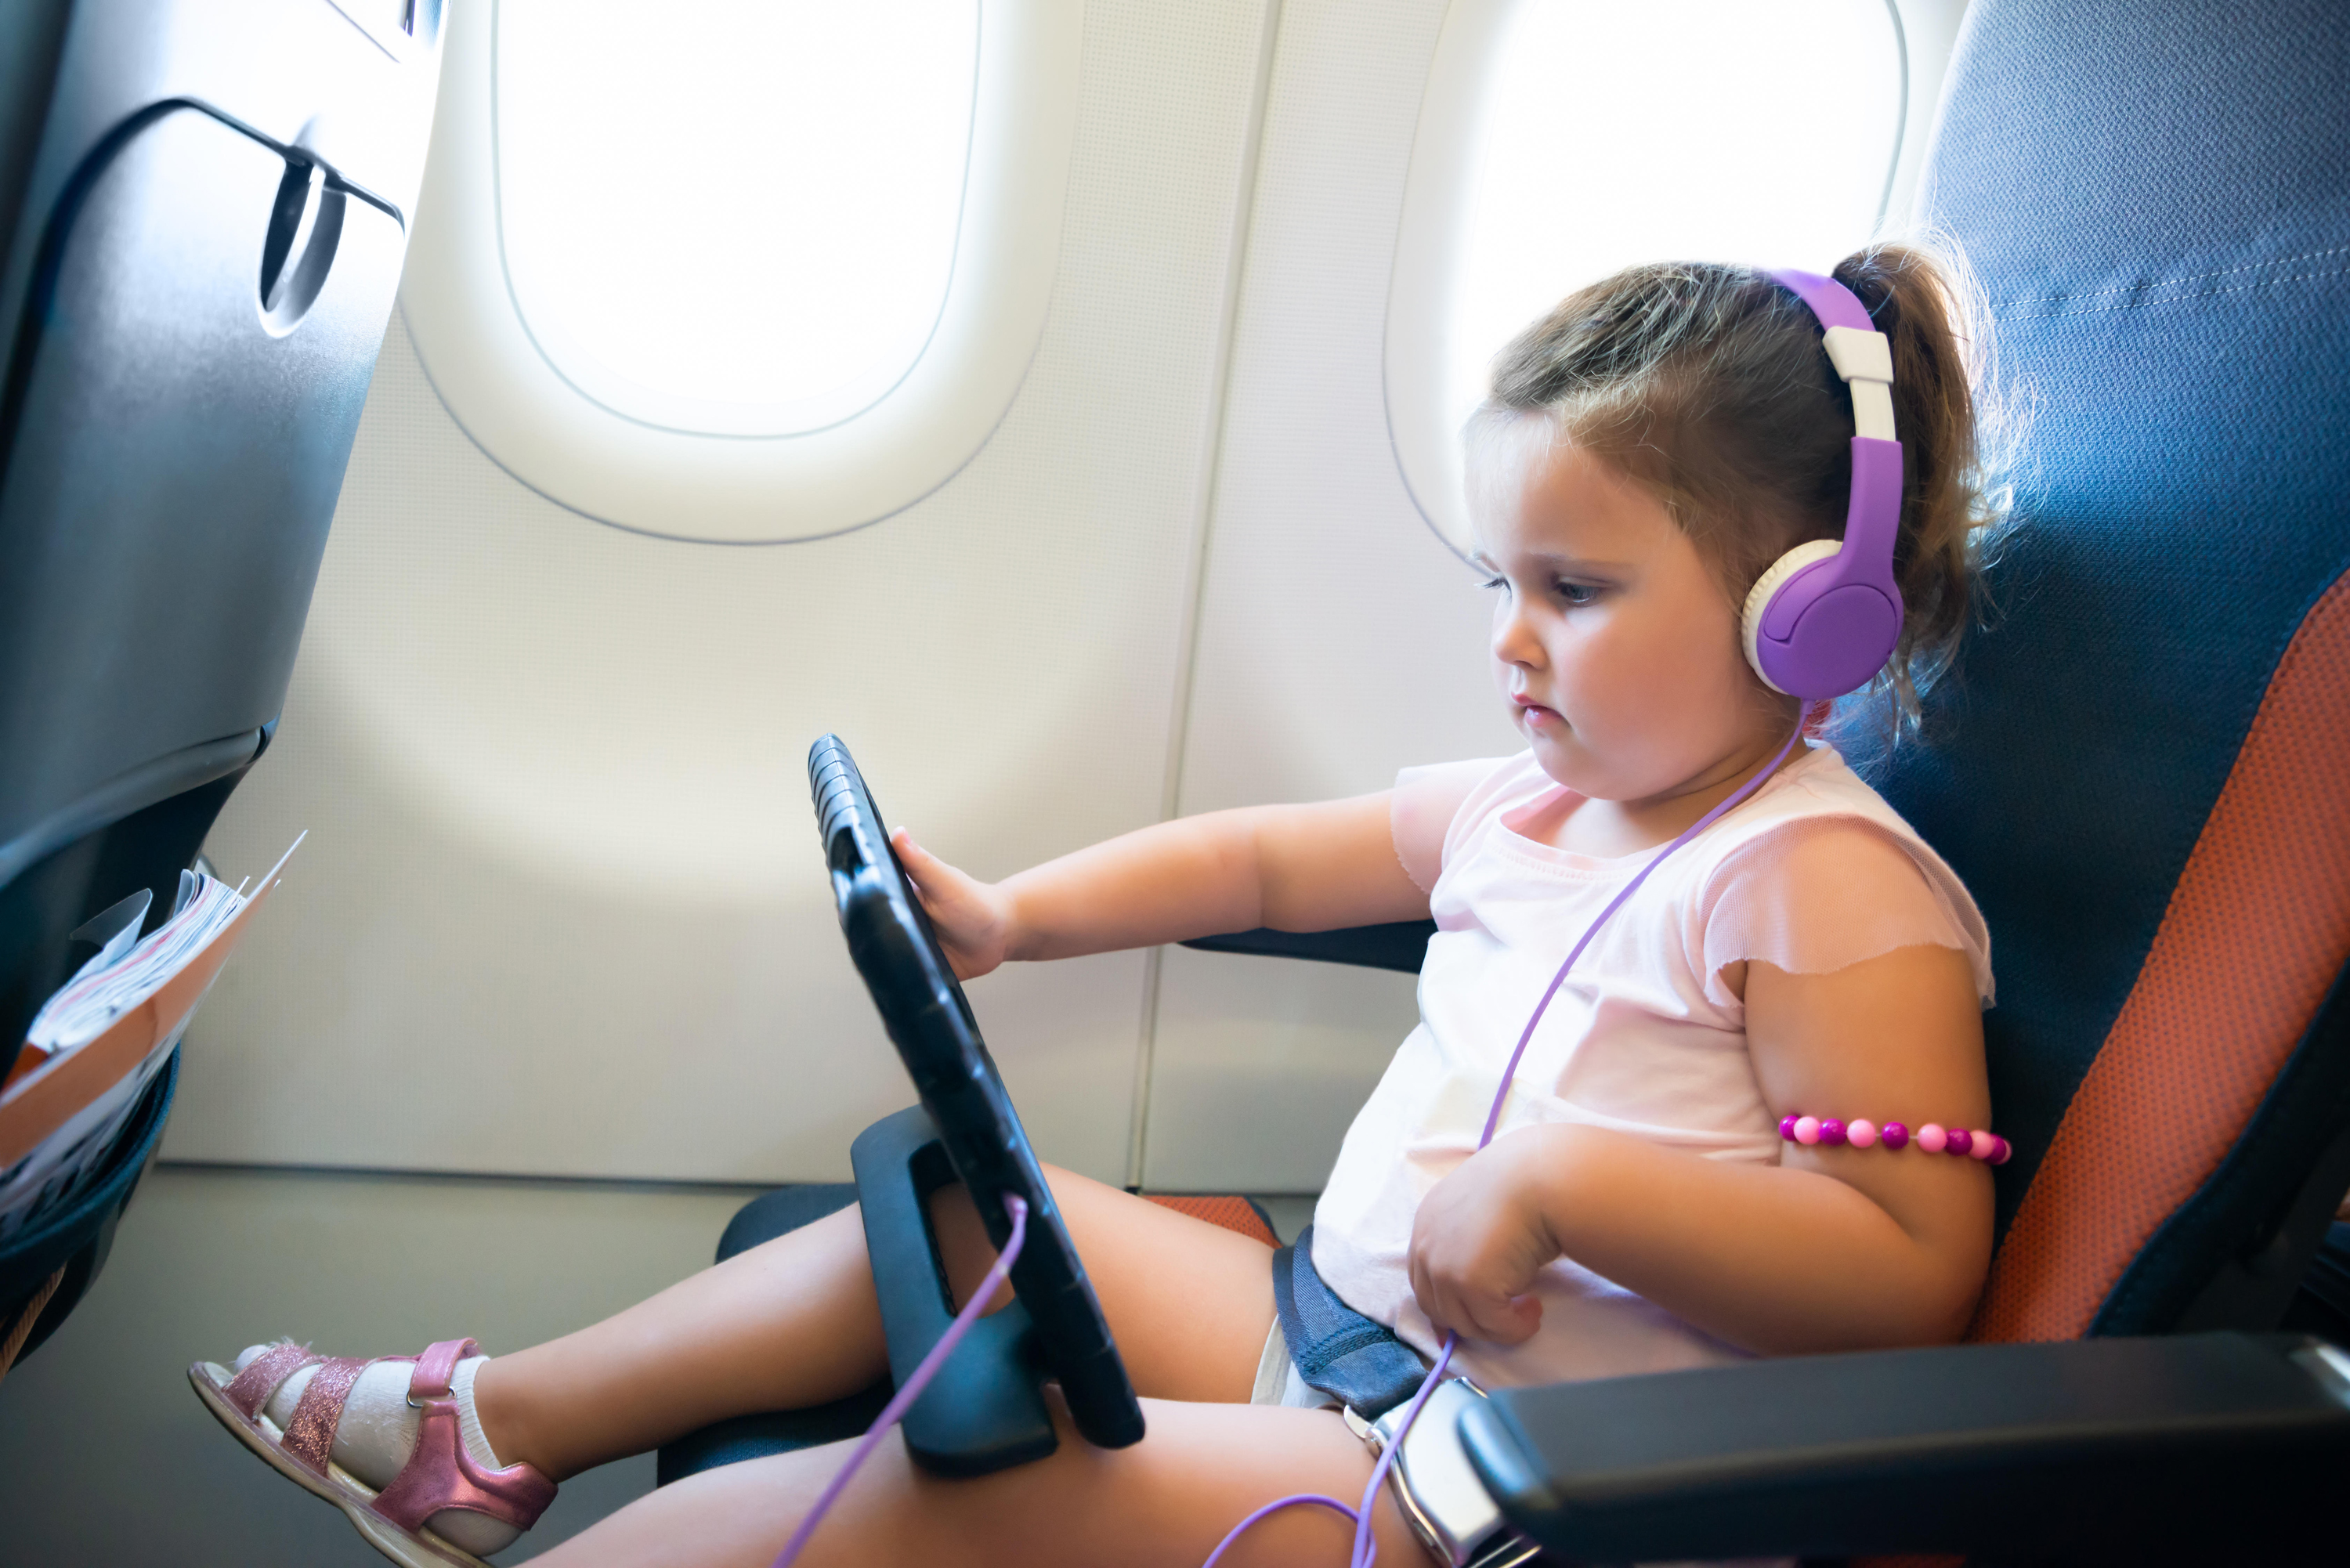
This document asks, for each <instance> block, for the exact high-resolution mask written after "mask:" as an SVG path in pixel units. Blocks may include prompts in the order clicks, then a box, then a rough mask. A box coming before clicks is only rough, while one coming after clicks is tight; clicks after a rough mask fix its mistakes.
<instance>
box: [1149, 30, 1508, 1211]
mask: <svg viewBox="0 0 2350 1568" xmlns="http://www.w3.org/2000/svg"><path fill="white" fill-rule="evenodd" d="M1444 9H1445V7H1444V4H1443V0H1379V3H1377V4H1365V3H1361V0H1347V3H1339V0H1287V4H1285V5H1284V6H1283V7H1282V15H1281V27H1280V33H1279V36H1278V39H1277V41H1276V44H1275V47H1274V66H1273V79H1272V90H1271V94H1270V97H1269V99H1268V102H1267V106H1266V112H1265V127H1264V148H1263V154H1262V156H1261V158H1260V160H1259V163H1258V170H1257V181H1256V192H1255V199H1254V202H1253V206H1252V210H1251V219H1250V225H1249V231H1248V237H1247V260H1246V265H1245V267H1244V269H1243V281H1242V290H1241V297H1240V303H1239V311H1238V327H1237V330H1236V332H1235V334H1234V337H1233V348H1232V384H1231V389H1230V391H1229V393H1228V396H1227V400H1226V405H1225V423H1224V431H1223V440H1222V450H1221V453H1220V459H1219V462H1218V472H1217V483H1216V490H1215V509H1214V524H1213V528H1212V530H1211V534H1210V536H1209V541H1208V555H1207V567H1206V572H1205V576H1204V587H1203V588H1202V593H1201V609H1200V632H1199V641H1198V648H1197V651H1196V653H1195V656H1194V663H1193V671H1192V684H1191V702H1190V707H1189V715H1188V722H1187V725H1186V731H1185V739H1184V746H1183V755H1182V759H1181V763H1182V787H1181V791H1180V803H1179V804H1180V810H1182V811H1184V812H1186V813H1189V812H1198V811H1211V810H1216V809H1219V808H1221V807H1224V806H1231V805H1248V804H1253V803H1257V802H1263V801H1289V800H1315V799H1326V798H1330V797H1334V796H1339V795H1348V794H1363V793H1366V792H1367V791H1372V790H1379V789H1385V788H1386V787H1388V785H1389V784H1392V783H1393V782H1394V779H1395V774H1396V770H1397V769H1398V768H1399V767H1403V766H1407V765H1409V764H1412V763H1430V762H1440V761H1444V760H1447V759H1451V758H1457V757H1471V756H1492V755H1502V754H1504V753H1511V752H1514V751H1517V750H1519V749H1520V748H1521V745H1522V743H1523V742H1520V741H1519V740H1518V739H1517V737H1516V736H1515V735H1514V734H1513V732H1512V731H1511V729H1510V727H1509V724H1508V722H1507V720H1506V719H1505V718H1504V717H1503V711H1502V706H1501V703H1500V701H1499V700H1498V699H1497V698H1496V696H1495V694H1494V692H1493V690H1492V684H1491V681H1490V678H1489V676H1488V674H1487V669H1486V654H1485V646H1486V633H1485V626H1486V616H1487V612H1488V609H1489V606H1488V605H1487V604H1486V603H1485V601H1484V600H1483V599H1482V597H1480V595H1479V590H1478V587H1477V582H1476V578H1475V577H1474V576H1473V575H1472V574H1471V571H1470V570H1469V568H1468V567H1467V566H1464V565H1462V564H1461V561H1460V560H1459V559H1458V558H1457V557H1456V556H1453V555H1452V553H1451V551H1450V550H1449V549H1448V548H1446V546H1445V545H1443V544H1442V543H1441V542H1440V540H1439V539H1438V538H1437V537H1436V535H1435V534H1434V533H1433V531H1431V530H1430V528H1429V526H1428V525H1427V524H1426V523H1425V522H1423V521H1422V520H1421V518H1420V515H1419V512H1418V510H1417V509H1416V508H1415V507H1414V506H1413V504H1412V501H1411V497H1410V495H1409V493H1407V492H1406V490H1405V488H1404V485H1403V481H1402V476H1401V473H1400V472H1399V469H1398V468H1397V466H1396V460H1395V455H1394V452H1393V450H1392V448H1391V447H1390V445H1389V442H1388V427H1387V411H1386V407H1385V401H1384V396H1383V393H1382V391H1381V387H1382V379H1381V373H1380V351H1381V344H1382V341H1383V338H1384V337H1385V330H1386V320H1387V306H1388V275H1389V273H1390V270H1391V266H1392V261H1393V257H1394V253H1395V244H1396V226H1397V222H1398V219H1399V215H1400V213H1401V211H1402V205H1403V188H1404V176H1405V171H1406V170H1407V168H1408V166H1409V162H1410V158H1411V145H1412V136H1413V131H1414V129H1415V127H1416V125H1417V124H1418V121H1419V101H1420V94H1421V89H1422V87H1423V85H1424V83H1425V81H1426V79H1427V74H1428V65H1429V61H1430V57H1431V56H1432V55H1433V53H1434V51H1435V47H1436V36H1437V29H1438V25H1439V24H1440V22H1441V20H1442V18H1443V15H1444ZM1416 1020H1417V1012H1416V1008H1415V1004H1414V1002H1413V981H1412V979H1411V977H1410V976H1408V975H1400V974H1391V973H1387V972H1384V971H1370V970H1358V969H1347V968H1340V967H1336V966H1333V965H1327V964H1317V963H1298V962H1294V961H1279V960H1272V959H1263V958H1243V957H1235V956H1231V955H1223V954H1211V953H1200V952H1192V951H1189V950H1180V949H1177V950H1169V951H1168V953H1167V954H1166V957H1165V960H1164V968H1163V969H1162V971H1161V973H1160V977H1159V1005H1158V1011H1157V1016H1156V1024H1157V1027H1156V1031H1155V1038H1154V1041H1153V1044H1152V1048H1151V1049H1152V1068H1151V1071H1152V1080H1151V1082H1152V1089H1151V1096H1150V1107H1149V1122H1148V1127H1147V1135H1146V1146H1145V1153H1144V1162H1143V1182H1144V1185H1145V1186H1147V1187H1150V1188H1159V1189H1212V1188H1221V1189H1225V1190H1231V1189H1235V1188H1239V1189H1249V1190H1285V1191H1315V1190H1317V1189H1319V1188H1320V1187H1321V1185H1322V1181H1323V1179H1324V1178H1325V1177H1326V1175H1327V1174H1328V1171H1329V1167H1330V1162H1331V1161H1332V1159H1334V1158H1336V1154H1337V1149H1338V1140H1339V1138H1340V1137H1341V1136H1342V1135H1343V1134H1344V1132H1345V1130H1346V1127H1347V1123H1348V1122H1349V1121H1350V1120H1352V1119H1353V1117H1354V1114H1355V1111H1356V1110H1357V1108H1358V1107H1359V1106H1360V1105H1361V1103H1362V1101H1363V1099H1364V1097H1365V1096H1367V1094H1368V1093H1369V1091H1370V1088H1371V1085H1373V1084H1374V1083H1376V1082H1377V1081H1378V1075H1379V1073H1380V1071H1381V1070H1382V1069H1383V1068H1384V1067H1385V1066H1386V1065H1387V1062H1388V1058H1389V1057H1390V1056H1392V1055H1393V1054H1394V1053H1395V1048H1396V1046H1397V1044H1399V1043H1400V1042H1401V1040H1402V1039H1403V1037H1404V1035H1406V1034H1407V1033H1409V1032H1410V1030H1411V1028H1412V1025H1413V1023H1415V1022H1416Z"/></svg>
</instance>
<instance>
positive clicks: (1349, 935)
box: [1183, 920, 1436, 974]
mask: <svg viewBox="0 0 2350 1568" xmlns="http://www.w3.org/2000/svg"><path fill="white" fill-rule="evenodd" d="M1435 934H1436V922H1435V921H1434V920H1398V921H1396V922H1394V923H1393V924H1392V925H1384V926H1348V927H1346V928H1345V929H1340V930H1336V931H1276V930H1273V929H1270V928H1266V927H1260V928H1258V929H1255V930H1253V931H1234V932H1232V933H1231V934H1230V935H1228V936H1221V937H1199V938H1195V939H1194V940H1191V941H1188V942H1185V943H1184V944H1183V946H1185V947H1187V948H1198V949H1199V950H1201V951H1202V952H1211V953H1256V954H1258V955H1260V956H1262V957H1264V958H1301V959H1315V960H1318V961H1321V962H1323V963H1350V964H1355V965H1357V966H1359V967H1361V968H1364V969H1392V970H1397V971H1401V972H1402V973H1405V974H1418V973H1419V965H1420V961H1421V960H1423V959H1425V958H1426V957H1427V956H1428V939H1429V938H1430V937H1432V936H1434V935H1435Z"/></svg>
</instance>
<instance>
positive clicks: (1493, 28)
mask: <svg viewBox="0 0 2350 1568" xmlns="http://www.w3.org/2000/svg"><path fill="white" fill-rule="evenodd" d="M1524 3H1526V0H1451V5H1448V6H1447V7H1446V8H1445V13H1444V21H1443V23H1442V25H1441V26H1440V30H1439V33H1438V36H1437V42H1436V50H1435V53H1434V55H1433V57H1431V58H1430V63H1429V69H1428V85H1427V88H1426V89H1425V91H1424V93H1423V95H1422V97H1421V100H1420V109H1419V125H1418V127H1417V129H1416V130H1415V131H1414V133H1413V137H1412V149H1411V162H1410V165H1409V171H1408V172H1407V173H1406V175H1405V179H1404V195H1403V204H1402V208H1401V211H1400V213H1399V218H1398V222H1397V227H1396V248H1395V261H1394V265H1393V268H1392V270H1391V272H1390V273H1389V276H1388V308H1387V317H1386V331H1385V336H1384V341H1383V343H1382V346H1381V354H1380V359H1381V377H1382V380H1383V383H1384V392H1385V397H1384V405H1385V409H1386V412H1387V425H1388V447H1389V450H1390V451H1391V452H1393V454H1394V457H1395V462H1396V468H1397V471H1398V472H1399V474H1400V475H1401V477H1402V479H1403V484H1404V490H1405V493H1407V494H1409V496H1410V497H1411V503H1412V505H1413V506H1414V507H1415V508H1416V509H1418V511H1419V515H1420V518H1421V520H1422V521H1424V522H1425V523H1427V524H1428V526H1429V528H1430V530H1431V531H1432V532H1433V533H1434V534H1435V535H1436V536H1437V537H1438V538H1439V539H1440V540H1442V541H1443V542H1444V544H1445V546H1446V547H1447V548H1448V549H1450V550H1451V551H1452V552H1453V553H1454V554H1455V555H1458V556H1463V557H1464V558H1465V556H1467V553H1468V550H1469V544H1468V539H1469V520H1468V516H1467V513H1466V503H1465V500H1464V497H1463V494H1462V489H1463V475H1462V469H1461V452H1460V432H1459V431H1453V430H1450V429H1447V428H1446V419H1445V408H1444V398H1445V384H1446V356H1447V351H1448V348H1449V343H1448V333H1449V330H1450V317H1451V301H1452V292H1453V289H1454V287H1455V286H1456V279H1457V277H1458V275H1459V270H1460V267H1461V263H1462V259H1463V252H1464V250H1465V248H1466V244H1467V239H1468V227H1469V220H1470V216H1471V213H1470V202H1471V199H1472V198H1473V195H1474V192H1475V183H1476V182H1475V180H1474V178H1473V173H1474V171H1472V170H1471V168H1470V161H1471V159H1472V158H1474V156H1475V155H1476V150H1477V145H1478V137H1479V130H1480V120H1479V115H1480V113H1481V110H1482V103H1483V97H1484V92H1483V89H1484V85H1485V82H1486V79H1487V76H1488V73H1489V72H1490V70H1491V68H1492V60H1493V56H1494V53H1495V51H1496V50H1498V49H1499V48H1500V47H1501V44H1502V40H1503V38H1504V37H1505V36H1507V35H1508V24H1509V21H1510V18H1511V16H1513V14H1514V12H1515V11H1516V9H1517V7H1518V6H1519V5H1522V4H1524ZM1885 5H1886V9H1887V12H1888V13H1889V15H1890V16H1891V18H1892V22H1893V36H1894V39H1895V43H1896V47H1898V50H1899V51H1900V58H1901V62H1902V71H1903V80H1902V97H1901V104H1902V109H1901V123H1900V126H1899V127H1898V130H1897V131H1896V133H1895V137H1894V145H1893V158H1892V163H1891V167H1890V168H1888V169H1887V171H1886V182H1885V194H1884V197H1883V198H1882V200H1881V201H1880V202H1879V203H1878V209H1877V229H1878V231H1879V232H1884V231H1885V230H1886V229H1887V222H1888V219H1890V220H1891V221H1892V223H1894V224H1895V226H1898V224H1899V223H1901V222H1904V221H1906V219H1907V217H1908V213H1909V211H1910V208H1911V204H1912V202H1913V201H1914V198H1915V195H1916V191H1917V185H1918V175H1919V171H1921V170H1922V168H1923V167H1924V163H1925V156H1926V151H1927V143H1928V141H1929V136H1930V132H1931V130H1932V128H1933V124H1934V119H1935V117H1936V115H1937V113H1938V112H1939V109H1940V102H1941V88H1942V78H1943V75H1944V72H1945V70H1946V68H1947V67H1948V66H1949V64H1950V53H1951V49H1952V47H1954V44H1955V42H1956V39H1957V36H1958V33H1959V28H1960V23H1961V21H1962V19H1963V17H1964V16H1965V14H1966V11H1967V5H1968V0H1885Z"/></svg>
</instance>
